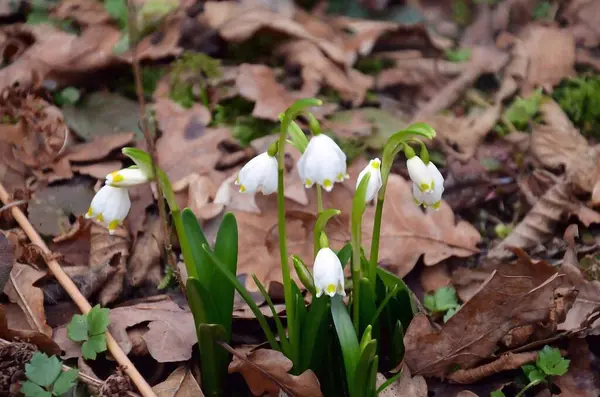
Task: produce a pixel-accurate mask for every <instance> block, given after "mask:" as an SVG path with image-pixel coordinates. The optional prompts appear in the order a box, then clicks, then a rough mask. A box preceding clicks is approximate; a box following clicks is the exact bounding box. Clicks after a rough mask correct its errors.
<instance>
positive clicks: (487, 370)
mask: <svg viewBox="0 0 600 397" xmlns="http://www.w3.org/2000/svg"><path fill="white" fill-rule="evenodd" d="M537 355H538V353H537V352H526V353H516V354H513V353H507V354H503V355H502V356H500V357H499V358H498V359H497V360H495V361H492V362H491V363H488V364H484V365H481V366H479V367H475V368H470V369H459V370H457V371H455V372H453V373H451V374H450V375H448V380H449V381H451V382H454V383H460V384H469V383H475V382H478V381H480V380H482V379H485V378H487V377H490V376H492V375H494V374H497V373H499V372H503V371H511V370H513V369H519V368H521V366H523V365H525V364H530V363H533V362H535V360H536V359H537Z"/></svg>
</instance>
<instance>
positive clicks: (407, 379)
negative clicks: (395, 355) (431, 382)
mask: <svg viewBox="0 0 600 397" xmlns="http://www.w3.org/2000/svg"><path fill="white" fill-rule="evenodd" d="M401 371H402V375H400V378H399V379H398V380H397V381H395V382H394V383H392V384H391V385H389V386H388V387H387V388H386V389H385V390H384V391H383V392H381V393H379V394H378V396H381V397H399V396H402V397H427V396H428V394H427V382H425V378H423V377H422V376H420V375H416V376H414V377H413V376H411V374H410V369H409V368H408V366H407V365H406V364H405V363H402V369H401ZM385 381H387V379H386V378H385V376H383V374H379V373H378V374H377V387H380V386H381V385H382V384H383V383H384V382H385Z"/></svg>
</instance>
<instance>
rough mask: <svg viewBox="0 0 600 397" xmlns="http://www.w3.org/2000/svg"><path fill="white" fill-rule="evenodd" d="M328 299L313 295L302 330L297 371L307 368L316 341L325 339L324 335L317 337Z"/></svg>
mask: <svg viewBox="0 0 600 397" xmlns="http://www.w3.org/2000/svg"><path fill="white" fill-rule="evenodd" d="M328 309H329V299H327V297H326V296H322V297H320V298H317V297H316V296H314V295H313V299H312V302H311V304H310V307H309V309H308V313H307V315H306V321H305V323H304V327H303V328H302V336H301V339H302V342H301V345H302V349H301V350H300V364H299V370H300V371H303V370H306V369H308V368H309V365H310V363H311V362H312V358H313V356H314V352H315V346H316V343H315V342H316V340H317V339H319V338H327V336H326V334H325V335H319V331H320V330H321V329H322V327H321V324H323V322H324V320H325V318H326V317H327V315H328Z"/></svg>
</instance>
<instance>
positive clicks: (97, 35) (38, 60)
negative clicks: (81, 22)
mask: <svg viewBox="0 0 600 397" xmlns="http://www.w3.org/2000/svg"><path fill="white" fill-rule="evenodd" d="M3 31H4V32H5V33H6V34H7V35H10V36H12V35H15V36H17V35H20V34H25V35H27V36H31V37H33V38H34V40H35V41H34V43H33V44H32V45H31V46H30V47H29V48H27V49H26V50H25V51H24V52H23V53H22V54H21V56H20V57H19V58H18V59H17V60H15V61H14V62H13V63H11V64H10V65H8V66H6V67H4V68H3V69H2V70H0V88H4V87H8V86H10V85H12V84H13V83H15V82H19V84H20V86H21V87H29V86H36V85H37V84H39V83H40V82H41V81H42V80H45V79H49V80H55V81H57V82H58V83H59V85H67V84H68V83H69V82H70V81H72V79H74V78H75V77H76V76H77V75H78V74H79V73H85V72H89V71H91V70H96V69H101V68H104V67H106V66H108V65H110V64H112V63H114V61H115V59H116V58H115V56H114V55H113V52H112V50H113V47H114V45H115V44H116V43H117V42H118V41H119V37H120V36H121V33H120V32H119V30H118V29H117V28H116V27H113V26H111V25H94V26H91V27H89V28H87V29H85V30H84V31H83V32H82V33H81V36H76V35H72V34H69V33H65V32H63V31H62V30H59V29H58V28H55V27H53V26H51V25H49V24H40V25H24V24H14V25H8V26H6V27H5V28H3ZM0 46H1V43H0Z"/></svg>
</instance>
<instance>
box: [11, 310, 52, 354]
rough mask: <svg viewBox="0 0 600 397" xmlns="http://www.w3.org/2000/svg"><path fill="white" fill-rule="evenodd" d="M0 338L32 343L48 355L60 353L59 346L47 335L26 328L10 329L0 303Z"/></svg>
mask: <svg viewBox="0 0 600 397" xmlns="http://www.w3.org/2000/svg"><path fill="white" fill-rule="evenodd" d="M0 338H1V339H5V340H8V341H20V342H27V343H32V344H34V345H36V346H37V347H38V349H40V350H41V351H43V352H44V353H47V354H48V355H57V356H58V355H60V347H59V346H58V345H57V344H56V343H54V341H52V338H50V337H49V336H48V335H46V334H44V333H42V332H39V331H34V330H28V329H12V328H10V327H9V326H8V319H7V316H6V312H5V311H4V306H3V305H1V304H0Z"/></svg>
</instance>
